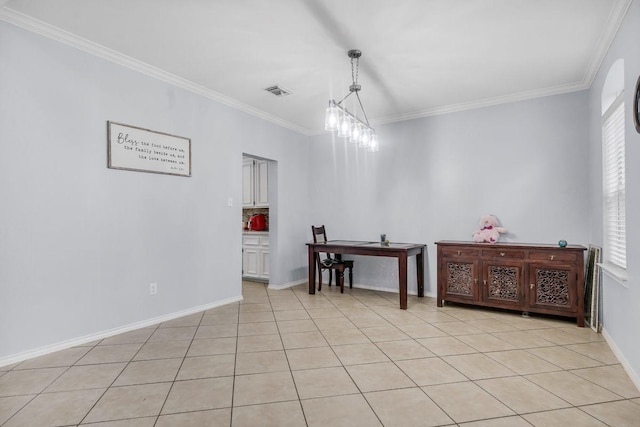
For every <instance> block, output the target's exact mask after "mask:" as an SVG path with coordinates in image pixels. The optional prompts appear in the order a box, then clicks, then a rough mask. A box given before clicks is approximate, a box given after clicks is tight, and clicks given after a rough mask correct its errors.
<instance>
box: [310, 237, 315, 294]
mask: <svg viewBox="0 0 640 427" xmlns="http://www.w3.org/2000/svg"><path fill="white" fill-rule="evenodd" d="M315 293H316V257H315V252H314V251H313V248H312V247H311V246H309V294H311V295H313V294H315Z"/></svg>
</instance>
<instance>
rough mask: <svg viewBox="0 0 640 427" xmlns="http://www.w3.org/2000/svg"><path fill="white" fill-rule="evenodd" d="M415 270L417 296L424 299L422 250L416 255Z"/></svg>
mask: <svg viewBox="0 0 640 427" xmlns="http://www.w3.org/2000/svg"><path fill="white" fill-rule="evenodd" d="M416 270H417V272H418V296H419V297H424V249H422V250H421V251H420V253H418V254H416Z"/></svg>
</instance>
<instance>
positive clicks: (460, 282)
mask: <svg viewBox="0 0 640 427" xmlns="http://www.w3.org/2000/svg"><path fill="white" fill-rule="evenodd" d="M442 262H443V270H444V274H445V289H444V292H445V296H446V298H447V299H448V300H452V301H453V300H455V299H461V300H476V299H477V297H476V296H477V284H478V261H476V260H468V261H467V260H460V259H456V260H455V261H454V260H451V259H446V258H445V259H443V261H442Z"/></svg>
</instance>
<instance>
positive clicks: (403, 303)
mask: <svg viewBox="0 0 640 427" xmlns="http://www.w3.org/2000/svg"><path fill="white" fill-rule="evenodd" d="M398 281H399V282H400V283H399V286H400V308H401V309H402V310H406V309H407V254H406V253H404V254H402V255H400V256H399V257H398Z"/></svg>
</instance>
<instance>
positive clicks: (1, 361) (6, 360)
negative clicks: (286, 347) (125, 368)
mask: <svg viewBox="0 0 640 427" xmlns="http://www.w3.org/2000/svg"><path fill="white" fill-rule="evenodd" d="M238 301H242V295H240V296H237V297H233V298H227V299H224V300H221V301H216V302H213V303H210V304H205V305H200V306H197V307H192V308H188V309H186V310H181V311H176V312H174V313H170V314H165V315H163V316H158V317H154V318H151V319H147V320H142V321H140V322H136V323H130V324H128V325H125V326H121V327H119V328H113V329H109V330H106V331H102V332H97V333H95V334H90V335H85V336H83V337H79V338H74V339H70V340H67V341H62V342H59V343H55V344H50V345H47V346H44V347H39V348H36V349H34V350H28V351H25V352H22V353H17V354H12V355H9V356H6V357H3V358H0V366H6V365H12V364H14V363H17V362H22V361H23V360H27V359H32V358H34V357H38V356H44V355H45V354H49V353H53V352H55V351H60V350H65V349H67V348H71V347H75V346H78V345H82V344H86V343H90V342H92V341H97V340H101V339H105V338H109V337H111V336H114V335H118V334H122V333H125V332H129V331H133V330H135V329H140V328H146V327H147V326H151V325H155V324H157V323H162V322H167V321H169V320H173V319H177V318H179V317H184V316H188V315H190V314H195V313H199V312H201V311H205V310H210V309H212V308H216V307H220V306H223V305H227V304H231V303H234V302H238Z"/></svg>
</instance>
